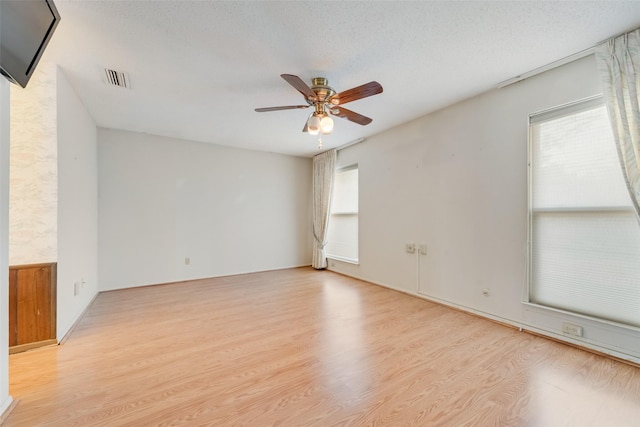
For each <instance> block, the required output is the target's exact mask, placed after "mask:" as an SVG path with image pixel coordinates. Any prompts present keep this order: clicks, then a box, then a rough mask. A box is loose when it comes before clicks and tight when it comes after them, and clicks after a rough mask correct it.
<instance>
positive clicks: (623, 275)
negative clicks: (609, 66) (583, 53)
mask: <svg viewBox="0 0 640 427" xmlns="http://www.w3.org/2000/svg"><path fill="white" fill-rule="evenodd" d="M601 102H602V101H599V102H598V100H595V101H594V100H591V101H589V102H587V103H577V104H572V105H570V106H568V107H564V108H561V109H557V110H552V111H546V112H544V113H541V114H539V115H534V116H532V117H531V120H530V123H531V125H530V163H531V169H530V173H531V176H530V182H531V194H530V196H531V197H530V200H531V203H530V227H531V233H530V238H531V240H530V245H531V247H530V284H529V291H530V292H529V300H530V302H532V303H535V304H540V305H544V306H548V307H553V308H556V309H561V310H566V311H569V312H574V313H578V314H582V315H587V316H591V317H595V318H600V319H605V320H609V321H614V322H617V323H622V324H626V325H631V326H636V327H640V225H639V224H638V221H637V220H636V217H635V214H634V212H633V209H632V205H631V200H630V198H629V194H628V192H627V189H626V186H625V183H624V181H623V177H622V172H621V169H620V163H619V160H618V157H617V152H616V147H615V144H614V141H613V136H612V134H611V129H610V125H609V119H608V117H607V112H606V109H605V107H604V106H603V105H602V104H601Z"/></svg>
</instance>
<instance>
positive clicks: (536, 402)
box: [5, 268, 640, 427]
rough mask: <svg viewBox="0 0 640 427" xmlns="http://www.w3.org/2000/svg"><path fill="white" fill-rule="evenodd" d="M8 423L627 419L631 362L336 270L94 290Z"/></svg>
mask: <svg viewBox="0 0 640 427" xmlns="http://www.w3.org/2000/svg"><path fill="white" fill-rule="evenodd" d="M10 393H11V394H12V396H13V398H14V399H19V400H20V402H19V404H18V405H17V407H16V408H15V409H14V410H13V412H12V413H11V414H10V415H9V417H8V419H7V420H6V422H5V426H44V425H46V426H151V425H160V426H169V425H171V426H177V425H189V426H205V425H211V426H364V425H390V426H405V425H407V426H456V427H457V426H545V427H547V426H616V427H622V426H634V427H637V426H638V425H639V424H638V420H640V369H638V368H636V367H633V366H629V365H626V364H623V363H620V362H617V361H614V360H611V359H607V358H605V357H602V356H598V355H594V354H591V353H587V352H584V351H582V350H579V349H576V348H573V347H569V346H566V345H563V344H560V343H557V342H553V341H550V340H546V339H544V338H540V337H536V336H533V335H530V334H527V333H524V332H518V331H517V330H514V329H510V328H507V327H504V326H501V325H498V324H495V323H492V322H490V321H487V320H484V319H480V318H477V317H474V316H470V315H467V314H464V313H461V312H458V311H455V310H452V309H450V308H447V307H444V306H440V305H437V304H434V303H431V302H428V301H424V300H422V299H419V298H414V297H411V296H408V295H405V294H402V293H399V292H395V291H392V290H388V289H385V288H382V287H378V286H375V285H371V284H367V283H365V282H361V281H358V280H355V279H351V278H348V277H344V276H341V275H338V274H334V273H331V272H327V271H323V272H317V271H315V270H312V269H311V268H298V269H290V270H280V271H273V272H265V273H255V274H246V275H240V276H232V277H225V278H217V279H210V280H200V281H194V282H186V283H179V284H169V285H160V286H153V287H145V288H136V289H128V290H121V291H112V292H106V293H102V294H100V295H98V297H97V298H96V300H95V301H94V303H93V305H92V306H91V307H90V308H89V310H88V312H87V314H86V315H85V317H84V318H83V319H82V321H81V322H80V323H79V325H78V327H77V328H76V329H75V331H74V332H73V334H72V335H71V337H70V338H69V339H68V340H67V342H66V343H65V344H64V345H62V346H58V347H50V348H43V349H37V350H33V351H30V352H26V353H21V354H14V355H11V356H10Z"/></svg>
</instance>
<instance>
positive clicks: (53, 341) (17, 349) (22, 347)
mask: <svg viewBox="0 0 640 427" xmlns="http://www.w3.org/2000/svg"><path fill="white" fill-rule="evenodd" d="M57 344H58V340H56V339H55V338H53V339H50V340H43V341H37V342H30V343H27V344H20V345H14V346H13V347H9V354H15V353H22V352H23V351H27V350H33V349H34V348H39V347H46V346H48V345H57Z"/></svg>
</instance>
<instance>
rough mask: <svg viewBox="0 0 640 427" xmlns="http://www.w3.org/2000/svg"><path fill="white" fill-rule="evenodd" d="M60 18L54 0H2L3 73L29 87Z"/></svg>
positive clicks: (0, 49)
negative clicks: (28, 84)
mask: <svg viewBox="0 0 640 427" xmlns="http://www.w3.org/2000/svg"><path fill="white" fill-rule="evenodd" d="M59 22H60V14H59V13H58V10H57V9H56V6H55V5H54V4H53V0H28V1H24V0H0V73H2V75H4V76H5V77H6V78H7V79H9V81H11V82H13V83H16V84H19V85H20V86H22V87H26V86H27V83H28V82H29V79H30V78H31V76H32V75H33V72H34V71H35V69H36V65H38V61H39V60H40V57H41V56H42V54H43V52H44V49H45V48H46V47H47V44H48V43H49V40H51V36H53V32H54V31H55V29H56V27H57V26H58V23H59Z"/></svg>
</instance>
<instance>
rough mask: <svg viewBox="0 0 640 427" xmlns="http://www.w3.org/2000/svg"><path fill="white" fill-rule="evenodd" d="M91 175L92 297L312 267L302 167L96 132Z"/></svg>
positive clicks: (306, 169) (267, 157) (307, 188)
mask: <svg viewBox="0 0 640 427" xmlns="http://www.w3.org/2000/svg"><path fill="white" fill-rule="evenodd" d="M98 170H99V175H98V176H99V199H98V212H99V215H98V217H99V228H98V230H99V236H98V237H99V238H98V242H99V243H98V245H99V246H98V271H99V274H98V279H99V280H98V281H99V283H100V285H99V286H100V289H101V290H107V289H116V288H124V287H131V286H140V285H148V284H156V283H164V282H173V281H181V280H190V279H197V278H205V277H213V276H223V275H230V274H238V273H246V272H254V271H261V270H272V269H279V268H287V267H296V266H301V265H309V264H310V262H311V253H310V248H311V242H310V236H311V231H310V224H311V219H310V206H311V159H306V158H298V157H291V156H283V155H276V154H269V153H261V152H256V151H247V150H239V149H233V148H227V147H221V146H216V145H212V144H203V143H197V142H190V141H185V140H178V139H172V138H165V137H158V136H153V135H148V134H141V133H134V132H125V131H116V130H108V129H101V128H99V129H98ZM185 258H190V261H191V264H190V265H185Z"/></svg>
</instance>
